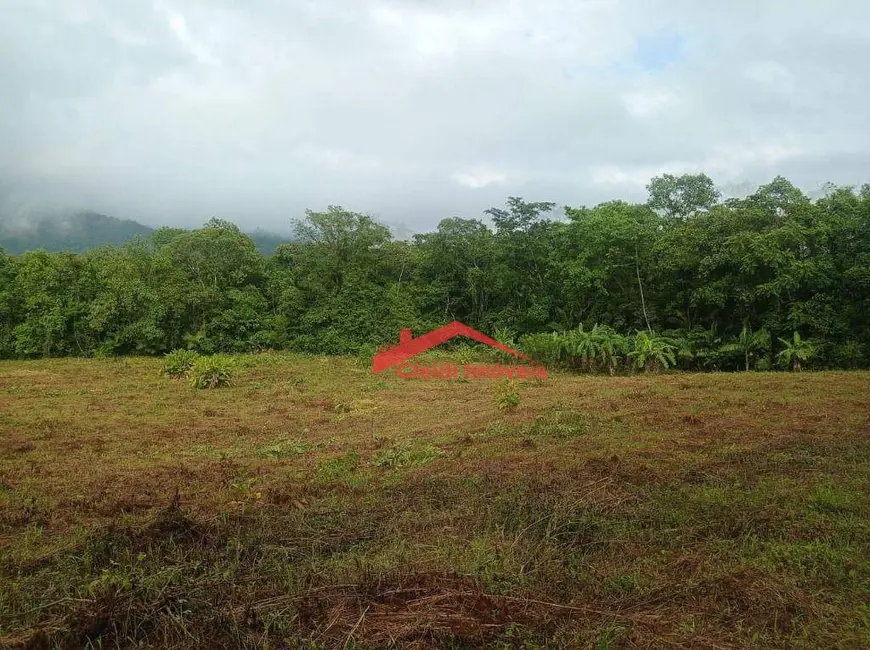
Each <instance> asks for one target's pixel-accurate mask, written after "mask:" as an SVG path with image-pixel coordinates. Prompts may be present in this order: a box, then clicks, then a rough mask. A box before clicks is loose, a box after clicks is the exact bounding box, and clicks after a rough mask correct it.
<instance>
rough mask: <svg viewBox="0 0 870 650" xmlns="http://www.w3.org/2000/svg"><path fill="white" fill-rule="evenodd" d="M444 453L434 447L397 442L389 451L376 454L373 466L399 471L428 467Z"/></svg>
mask: <svg viewBox="0 0 870 650" xmlns="http://www.w3.org/2000/svg"><path fill="white" fill-rule="evenodd" d="M443 455H444V452H443V451H441V450H440V449H438V447H433V446H432V445H420V444H416V445H415V444H411V443H408V442H397V443H395V444H394V445H393V446H392V447H390V448H389V449H387V450H385V451H382V452H379V453H377V454H375V456H374V458H373V459H372V464H373V465H375V466H376V467H386V468H388V469H398V468H400V467H409V466H412V465H415V466H420V465H428V464H429V463H431V462H432V461H433V460H435V459H436V458H440V457H441V456H443Z"/></svg>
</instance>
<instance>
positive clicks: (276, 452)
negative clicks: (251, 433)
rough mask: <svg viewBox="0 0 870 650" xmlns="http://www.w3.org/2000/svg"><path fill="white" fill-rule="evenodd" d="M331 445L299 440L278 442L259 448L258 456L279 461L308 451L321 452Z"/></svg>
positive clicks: (329, 441) (328, 442)
mask: <svg viewBox="0 0 870 650" xmlns="http://www.w3.org/2000/svg"><path fill="white" fill-rule="evenodd" d="M331 443H332V441H331V440H327V441H324V442H319V443H313V442H305V441H304V440H299V439H295V440H278V441H277V442H273V443H272V444H270V445H266V446H265V447H261V448H260V450H259V455H260V456H263V457H265V458H271V459H273V460H280V459H282V458H291V457H293V456H298V455H300V454H305V453H308V452H310V451H322V450H324V449H326V448H327V447H329V445H330V444H331Z"/></svg>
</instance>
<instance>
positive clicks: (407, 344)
mask: <svg viewBox="0 0 870 650" xmlns="http://www.w3.org/2000/svg"><path fill="white" fill-rule="evenodd" d="M454 336H467V337H468V338H470V339H474V340H475V341H477V342H479V343H485V344H486V345H489V346H492V347H494V348H497V349H499V350H502V351H504V352H508V353H510V354H512V355H514V356H515V357H519V358H521V359H526V360H528V361H529V362H530V363H532V364H534V361H532V360H531V359H530V358H529V357H527V356H526V355H524V354H522V353H521V352H517V351H516V350H514V349H513V348H509V347H508V346H506V345H502V344H501V343H499V342H498V341H496V340H495V339H493V338H490V337H488V336H487V335H486V334H482V333H481V332H478V331H477V330H476V329H472V328H471V327H469V326H468V325H465V324H464V323H460V322H459V321H458V320H455V321H453V322H452V323H450V324H449V325H445V326H444V327H439V328H438V329H435V330H432V331H431V332H429V333H428V334H423V335H422V336H418V337H417V338H413V337H412V336H411V330H409V329H403V330H402V331H401V332H400V334H399V345H397V346H395V347H392V348H390V349H388V350H384V351H383V352H379V353H378V354H376V355H375V356H374V358H373V359H372V373H373V374H376V373H379V372H383V371H384V370H386V369H387V368H391V367H392V366H395V365H396V364H399V363H402V362H403V361H406V360H407V359H410V358H411V357H413V356H414V355H417V354H420V353H421V352H425V351H426V350H429V349H431V348H434V347H435V346H436V345H440V344H441V343H444V342H445V341H449V340H450V339H452V338H453V337H454Z"/></svg>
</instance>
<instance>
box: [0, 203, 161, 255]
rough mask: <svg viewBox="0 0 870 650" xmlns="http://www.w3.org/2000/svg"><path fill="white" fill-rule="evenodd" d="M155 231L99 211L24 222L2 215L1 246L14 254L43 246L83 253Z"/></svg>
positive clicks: (0, 218) (53, 249)
mask: <svg viewBox="0 0 870 650" xmlns="http://www.w3.org/2000/svg"><path fill="white" fill-rule="evenodd" d="M153 231H154V229H153V228H149V227H148V226H143V225H142V224H141V223H138V222H136V221H130V220H121V219H116V218H114V217H107V216H106V215H104V214H97V213H96V212H81V213H79V214H74V215H71V216H68V217H63V218H51V219H48V218H46V219H41V220H38V221H32V220H28V221H27V222H24V223H21V222H18V223H16V222H11V223H10V222H8V221H7V220H6V219H3V218H2V217H0V246H2V247H3V248H4V249H6V251H7V252H9V253H12V254H14V255H17V254H20V253H23V252H25V251H29V250H36V249H39V248H44V249H45V250H47V251H73V252H76V253H81V252H82V251H86V250H88V249H91V248H99V247H100V246H106V245H111V246H117V245H119V244H123V243H125V242H128V241H131V240H132V239H135V238H136V237H137V236H139V237H147V236H148V235H150V234H151V233H152V232H153Z"/></svg>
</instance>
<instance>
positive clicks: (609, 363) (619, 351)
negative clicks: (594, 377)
mask: <svg viewBox="0 0 870 650" xmlns="http://www.w3.org/2000/svg"><path fill="white" fill-rule="evenodd" d="M592 332H593V335H594V336H595V342H596V346H597V358H598V361H599V362H600V363H601V365H603V366H605V367H606V368H607V369H608V370H609V372H610V376H611V377H612V376H613V375H615V374H616V367H617V366H618V365H619V362H620V361H621V360H622V357H623V356H624V355H626V354H628V340H627V339H626V338H625V337H624V336H623V335H622V334H620V333H618V332H617V331H616V330H614V329H613V328H612V327H609V326H607V325H603V326H601V327H599V326H598V324H596V325H595V326H594V327H593V328H592Z"/></svg>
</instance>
